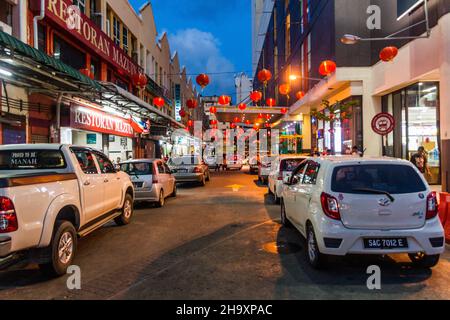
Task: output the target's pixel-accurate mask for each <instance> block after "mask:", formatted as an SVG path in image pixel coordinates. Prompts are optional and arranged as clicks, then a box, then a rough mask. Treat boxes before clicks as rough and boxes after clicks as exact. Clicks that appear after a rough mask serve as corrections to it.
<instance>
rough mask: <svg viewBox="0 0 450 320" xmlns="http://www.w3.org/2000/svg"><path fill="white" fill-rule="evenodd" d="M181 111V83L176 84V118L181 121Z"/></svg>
mask: <svg viewBox="0 0 450 320" xmlns="http://www.w3.org/2000/svg"><path fill="white" fill-rule="evenodd" d="M180 111H181V86H180V85H179V84H176V85H175V120H176V121H181V116H180Z"/></svg>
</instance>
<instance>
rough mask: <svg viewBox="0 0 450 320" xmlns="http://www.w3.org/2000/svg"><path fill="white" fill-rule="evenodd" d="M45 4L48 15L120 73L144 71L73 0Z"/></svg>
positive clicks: (54, 0)
mask: <svg viewBox="0 0 450 320" xmlns="http://www.w3.org/2000/svg"><path fill="white" fill-rule="evenodd" d="M45 4H46V6H45V15H46V17H48V18H49V19H51V20H52V21H54V22H56V23H57V24H58V25H59V26H60V27H62V28H63V29H65V30H67V31H69V32H70V33H71V34H72V35H73V36H74V37H76V38H77V39H78V40H80V41H81V43H83V44H84V45H86V46H87V47H89V48H91V49H92V50H94V51H95V52H96V53H97V54H98V55H99V56H101V57H102V58H103V59H105V60H106V61H109V62H111V63H112V64H113V65H114V66H115V67H117V68H118V70H119V72H120V73H122V74H127V75H128V76H132V75H134V74H136V73H139V72H141V71H142V68H141V67H140V66H139V65H137V64H136V63H134V62H133V60H132V59H131V58H130V57H129V56H128V54H127V53H126V52H125V51H123V50H122V49H121V48H120V47H119V46H116V45H115V44H114V42H113V40H111V38H110V37H108V35H107V34H106V33H104V32H103V31H102V30H101V29H100V28H99V27H98V26H97V25H96V24H95V23H94V22H92V21H91V20H90V19H89V18H88V17H87V16H86V15H85V14H83V13H81V12H80V11H79V10H75V9H76V7H74V6H73V2H72V0H45ZM74 8H75V9H74Z"/></svg>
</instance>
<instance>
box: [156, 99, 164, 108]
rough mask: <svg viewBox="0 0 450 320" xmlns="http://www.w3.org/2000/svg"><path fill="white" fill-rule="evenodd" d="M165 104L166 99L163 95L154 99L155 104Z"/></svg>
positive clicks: (159, 105)
mask: <svg viewBox="0 0 450 320" xmlns="http://www.w3.org/2000/svg"><path fill="white" fill-rule="evenodd" d="M164 104H165V101H164V99H163V98H161V97H157V98H155V99H153V105H155V106H157V107H158V108H161V107H163V106H164Z"/></svg>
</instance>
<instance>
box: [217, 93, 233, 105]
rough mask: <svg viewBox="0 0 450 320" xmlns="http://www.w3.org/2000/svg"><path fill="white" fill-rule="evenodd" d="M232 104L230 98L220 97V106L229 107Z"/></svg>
mask: <svg viewBox="0 0 450 320" xmlns="http://www.w3.org/2000/svg"><path fill="white" fill-rule="evenodd" d="M230 102H231V98H230V97H229V96H225V95H222V96H220V97H219V104H220V105H222V106H225V105H228V104H230Z"/></svg>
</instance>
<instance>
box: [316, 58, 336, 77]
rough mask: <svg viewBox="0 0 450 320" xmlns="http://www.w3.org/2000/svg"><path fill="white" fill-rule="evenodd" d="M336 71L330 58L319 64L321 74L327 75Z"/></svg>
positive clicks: (334, 64)
mask: <svg viewBox="0 0 450 320" xmlns="http://www.w3.org/2000/svg"><path fill="white" fill-rule="evenodd" d="M335 71H336V63H335V62H334V61H331V60H325V61H323V62H322V63H321V64H320V67H319V73H320V74H321V75H322V76H329V75H330V74H332V73H334V72H335Z"/></svg>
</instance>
